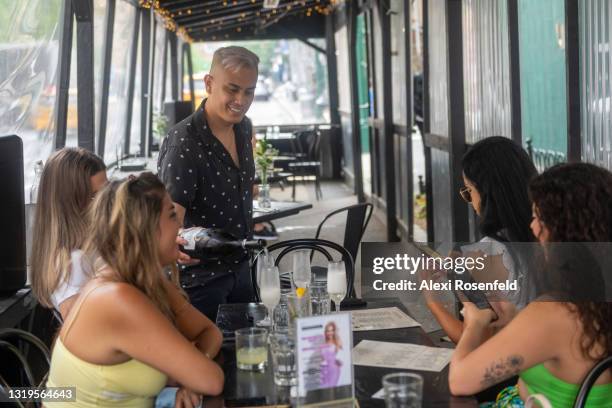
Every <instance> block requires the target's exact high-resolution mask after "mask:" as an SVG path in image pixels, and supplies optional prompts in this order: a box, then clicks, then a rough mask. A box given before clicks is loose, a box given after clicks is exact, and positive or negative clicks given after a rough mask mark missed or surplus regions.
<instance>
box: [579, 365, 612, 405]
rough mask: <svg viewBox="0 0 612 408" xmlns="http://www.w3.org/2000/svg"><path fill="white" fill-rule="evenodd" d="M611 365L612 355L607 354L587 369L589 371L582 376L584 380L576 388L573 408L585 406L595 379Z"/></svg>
mask: <svg viewBox="0 0 612 408" xmlns="http://www.w3.org/2000/svg"><path fill="white" fill-rule="evenodd" d="M611 367H612V356H608V357H606V358H604V359H603V360H600V361H599V362H598V363H597V364H595V366H594V367H593V368H592V369H591V371H589V373H588V374H587V375H586V377H584V381H582V384H581V385H580V388H579V389H578V394H576V401H575V402H574V408H584V407H585V406H586V401H587V397H588V396H589V392H590V391H591V388H593V385H594V384H595V381H597V379H598V378H599V376H600V375H601V374H602V373H603V372H604V371H606V370H607V369H609V368H611Z"/></svg>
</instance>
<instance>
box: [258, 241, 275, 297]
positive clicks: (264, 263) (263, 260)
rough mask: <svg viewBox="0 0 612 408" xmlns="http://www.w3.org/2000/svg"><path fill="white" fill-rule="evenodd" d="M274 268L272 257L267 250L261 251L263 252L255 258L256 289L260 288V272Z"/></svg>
mask: <svg viewBox="0 0 612 408" xmlns="http://www.w3.org/2000/svg"><path fill="white" fill-rule="evenodd" d="M273 266H274V255H272V254H270V253H268V248H265V247H264V249H263V251H262V252H261V253H260V254H259V256H258V257H257V272H256V278H257V287H258V288H261V271H262V270H263V269H264V268H266V267H273Z"/></svg>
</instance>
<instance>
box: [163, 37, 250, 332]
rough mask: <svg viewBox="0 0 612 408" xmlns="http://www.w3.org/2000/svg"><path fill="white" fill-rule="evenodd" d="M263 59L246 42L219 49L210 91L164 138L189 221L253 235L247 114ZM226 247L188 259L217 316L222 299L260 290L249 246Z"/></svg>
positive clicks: (166, 178)
mask: <svg viewBox="0 0 612 408" xmlns="http://www.w3.org/2000/svg"><path fill="white" fill-rule="evenodd" d="M258 64H259V58H258V57H257V55H255V54H254V53H252V52H251V51H249V50H247V49H246V48H243V47H234V46H232V47H224V48H220V49H218V50H217V51H215V53H214V55H213V61H212V65H211V67H210V72H209V74H208V75H206V76H205V77H204V83H205V85H206V93H207V94H208V97H207V98H206V99H204V101H202V103H201V105H200V106H199V108H198V109H197V110H196V111H195V113H193V114H192V115H190V116H189V117H187V118H185V119H184V120H182V121H181V122H179V123H177V124H176V125H175V126H174V127H172V128H171V129H170V130H169V131H168V135H167V137H166V138H165V139H164V141H163V143H162V146H161V149H160V154H159V160H158V163H157V167H158V173H159V176H160V178H161V179H162V181H163V182H164V184H165V185H166V188H167V190H168V192H169V193H170V196H171V197H172V200H173V201H174V203H175V208H176V213H177V216H178V218H179V221H180V222H181V223H182V225H183V226H184V228H191V227H204V228H214V229H220V230H223V231H224V233H227V234H230V235H231V236H233V237H235V239H236V240H239V241H242V242H245V241H244V240H249V239H251V237H252V235H253V197H252V194H253V180H254V178H255V165H254V160H253V146H252V136H253V126H252V124H251V121H250V120H249V119H248V118H247V117H246V116H245V115H246V113H247V111H248V110H249V107H250V106H251V103H252V102H253V97H254V93H255V86H256V84H257V74H258ZM225 252H226V253H225V254H220V255H219V256H215V257H214V258H212V257H201V259H198V260H197V262H193V264H191V265H183V266H182V267H181V273H180V280H181V286H182V287H183V289H184V290H185V291H186V292H187V294H188V295H189V298H190V301H191V303H192V304H193V305H194V306H195V307H196V308H197V309H199V310H200V311H201V312H202V313H204V314H205V315H206V316H208V317H209V318H210V319H211V320H212V321H215V319H216V315H217V309H218V306H219V305H220V304H223V303H244V302H250V301H252V300H253V298H254V294H253V287H252V284H251V276H250V271H249V257H248V252H247V248H237V249H236V250H235V251H225Z"/></svg>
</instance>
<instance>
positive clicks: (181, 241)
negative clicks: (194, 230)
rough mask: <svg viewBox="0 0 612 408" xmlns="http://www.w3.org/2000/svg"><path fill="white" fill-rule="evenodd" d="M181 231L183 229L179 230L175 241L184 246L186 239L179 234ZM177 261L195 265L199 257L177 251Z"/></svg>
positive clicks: (182, 263)
mask: <svg viewBox="0 0 612 408" xmlns="http://www.w3.org/2000/svg"><path fill="white" fill-rule="evenodd" d="M182 233H183V231H182V230H181V231H179V235H177V237H176V243H177V244H178V245H180V246H184V245H187V240H186V239H185V238H183V237H181V234H182ZM177 262H178V263H179V264H181V265H196V264H199V263H200V260H199V259H196V258H192V257H190V256H189V255H187V254H186V253H184V252H182V251H179V257H178V260H177Z"/></svg>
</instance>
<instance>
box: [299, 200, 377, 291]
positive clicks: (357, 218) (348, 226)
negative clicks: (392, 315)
mask: <svg viewBox="0 0 612 408" xmlns="http://www.w3.org/2000/svg"><path fill="white" fill-rule="evenodd" d="M373 210H374V206H373V205H372V204H370V203H359V204H354V205H349V206H348V207H344V208H340V209H338V210H335V211H332V212H331V213H329V214H327V216H325V218H323V221H321V223H320V224H319V227H318V228H317V233H316V234H315V239H319V237H320V235H321V231H322V229H323V226H324V225H325V223H326V222H327V221H328V220H329V219H330V218H332V217H334V216H336V215H338V214H341V213H343V212H346V223H345V228H344V241H343V243H342V246H343V247H344V248H346V249H347V251H348V252H349V253H350V254H351V256H352V257H353V259H357V253H358V252H359V244H360V243H361V239H362V238H363V234H364V233H365V230H366V228H367V227H368V224H369V223H370V218H371V217H372V211H373ZM313 255H314V253H312V254H311V256H310V258H311V259H312V256H313ZM313 273H314V275H315V278H316V279H317V280H324V276H325V274H326V273H327V271H326V270H325V268H321V267H316V266H315V267H313ZM352 296H355V294H354V293H352Z"/></svg>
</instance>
